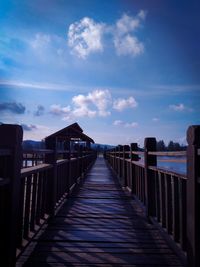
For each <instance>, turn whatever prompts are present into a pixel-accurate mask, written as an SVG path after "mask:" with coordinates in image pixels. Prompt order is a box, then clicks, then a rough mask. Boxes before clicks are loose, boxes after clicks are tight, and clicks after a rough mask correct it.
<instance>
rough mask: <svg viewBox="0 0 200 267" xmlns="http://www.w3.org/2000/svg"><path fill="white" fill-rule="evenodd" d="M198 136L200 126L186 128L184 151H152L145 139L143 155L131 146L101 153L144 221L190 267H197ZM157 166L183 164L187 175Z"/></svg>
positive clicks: (152, 145) (199, 239)
mask: <svg viewBox="0 0 200 267" xmlns="http://www.w3.org/2000/svg"><path fill="white" fill-rule="evenodd" d="M199 136H200V125H194V126H190V127H189V128H188V131H187V141H188V146H187V151H156V139H155V138H145V141H144V152H143V151H138V146H137V144H136V143H132V144H131V145H130V146H128V145H125V146H121V145H119V146H117V147H116V148H114V149H112V150H110V151H107V152H106V153H105V158H106V159H107V161H108V163H109V164H110V165H111V167H112V169H113V171H114V172H115V173H116V174H117V176H118V179H119V182H120V183H121V184H122V186H123V187H124V188H127V189H129V191H130V192H131V193H132V194H133V195H134V198H135V199H137V200H138V203H141V206H142V207H143V208H144V210H145V212H146V216H147V217H148V219H149V220H151V221H152V222H153V224H154V225H155V226H158V229H159V230H160V227H162V228H163V229H164V232H165V233H166V234H168V240H171V243H173V247H176V252H177V251H178V253H179V255H181V258H182V259H184V261H186V256H187V259H188V265H187V266H190V267H198V266H200V253H199V251H200V231H199V229H200V228H199V225H200V216H199V210H200V206H199V203H200V187H199V184H200V175H199V174H200V139H199ZM139 155H140V156H141V157H142V160H141V157H139ZM165 157H167V158H165ZM175 157H178V159H175ZM157 162H179V163H186V164H187V174H186V175H185V174H182V173H178V172H176V171H172V170H169V169H166V168H162V167H158V166H157Z"/></svg>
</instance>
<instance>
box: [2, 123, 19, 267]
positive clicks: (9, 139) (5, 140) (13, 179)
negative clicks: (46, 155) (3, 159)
mask: <svg viewBox="0 0 200 267" xmlns="http://www.w3.org/2000/svg"><path fill="white" fill-rule="evenodd" d="M22 138H23V131H22V127H21V126H19V125H9V124H3V125H0V148H6V149H11V153H12V154H11V157H10V160H9V167H8V168H7V170H6V173H5V174H4V176H5V177H6V178H8V179H9V184H8V191H7V192H8V196H7V202H6V205H5V206H4V209H5V218H1V224H2V221H3V222H5V224H4V225H2V228H3V229H1V231H2V234H1V237H0V265H1V266H6V267H14V266H15V260H16V246H17V227H18V220H19V199H20V183H21V166H22ZM0 175H2V174H1V173H0Z"/></svg>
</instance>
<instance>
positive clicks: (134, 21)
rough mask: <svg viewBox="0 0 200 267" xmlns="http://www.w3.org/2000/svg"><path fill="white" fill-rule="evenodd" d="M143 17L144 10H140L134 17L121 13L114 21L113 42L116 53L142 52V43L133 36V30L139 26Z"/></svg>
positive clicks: (131, 53) (137, 53)
mask: <svg viewBox="0 0 200 267" xmlns="http://www.w3.org/2000/svg"><path fill="white" fill-rule="evenodd" d="M145 17H146V12H145V11H144V10H140V12H139V13H138V14H137V15H136V16H135V17H131V16H128V15H127V14H123V15H122V17H121V18H120V19H119V20H118V21H117V22H116V26H115V30H114V38H113V42H114V46H115V49H116V53H117V55H119V56H120V55H131V56H138V55H140V54H142V53H143V52H144V45H143V43H142V42H141V41H139V39H138V38H137V37H136V36H135V33H134V32H135V31H136V29H138V28H139V27H141V23H142V21H143V20H144V19H145Z"/></svg>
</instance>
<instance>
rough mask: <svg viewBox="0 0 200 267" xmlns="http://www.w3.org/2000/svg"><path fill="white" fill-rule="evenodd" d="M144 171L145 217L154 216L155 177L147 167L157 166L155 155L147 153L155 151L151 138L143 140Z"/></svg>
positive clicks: (153, 141) (153, 139)
mask: <svg viewBox="0 0 200 267" xmlns="http://www.w3.org/2000/svg"><path fill="white" fill-rule="evenodd" d="M144 151H145V152H144V170H145V206H146V213H147V216H148V217H150V216H155V176H154V174H153V173H152V172H151V171H150V170H149V166H156V165H157V158H156V156H155V155H150V154H149V152H151V151H156V139H155V138H153V137H149V138H145V141H144Z"/></svg>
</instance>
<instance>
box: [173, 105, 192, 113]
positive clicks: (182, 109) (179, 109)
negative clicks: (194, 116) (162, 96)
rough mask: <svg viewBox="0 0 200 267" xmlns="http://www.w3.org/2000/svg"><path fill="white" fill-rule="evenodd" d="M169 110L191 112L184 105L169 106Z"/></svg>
mask: <svg viewBox="0 0 200 267" xmlns="http://www.w3.org/2000/svg"><path fill="white" fill-rule="evenodd" d="M169 108H170V109H171V110H174V111H178V112H182V111H192V109H191V108H188V107H186V106H185V105H184V104H182V103H180V104H177V105H169Z"/></svg>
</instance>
